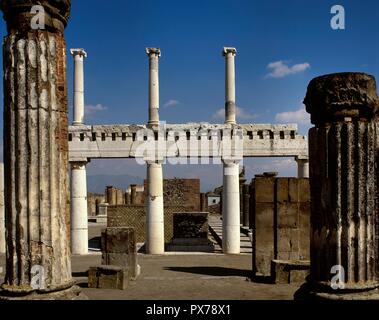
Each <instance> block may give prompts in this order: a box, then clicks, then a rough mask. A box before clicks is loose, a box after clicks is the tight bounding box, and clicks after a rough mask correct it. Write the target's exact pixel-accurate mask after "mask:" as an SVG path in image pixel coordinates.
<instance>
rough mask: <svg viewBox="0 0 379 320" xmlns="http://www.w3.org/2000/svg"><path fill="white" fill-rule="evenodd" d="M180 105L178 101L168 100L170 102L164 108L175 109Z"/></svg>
mask: <svg viewBox="0 0 379 320" xmlns="http://www.w3.org/2000/svg"><path fill="white" fill-rule="evenodd" d="M178 104H180V102H179V101H178V100H174V99H171V100H168V101H167V102H166V103H165V104H164V105H163V107H164V108H168V107H175V106H177V105H178Z"/></svg>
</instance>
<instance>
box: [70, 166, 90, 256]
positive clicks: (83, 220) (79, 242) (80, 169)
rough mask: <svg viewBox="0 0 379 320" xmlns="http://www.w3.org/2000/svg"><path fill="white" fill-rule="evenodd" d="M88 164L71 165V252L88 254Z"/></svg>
mask: <svg viewBox="0 0 379 320" xmlns="http://www.w3.org/2000/svg"><path fill="white" fill-rule="evenodd" d="M86 164H87V162H72V163H71V252H72V254H78V255H83V254H88V203H87V174H86Z"/></svg>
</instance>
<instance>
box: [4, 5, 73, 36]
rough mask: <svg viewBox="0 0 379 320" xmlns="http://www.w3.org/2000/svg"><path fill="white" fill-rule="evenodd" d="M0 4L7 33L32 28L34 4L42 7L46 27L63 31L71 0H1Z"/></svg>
mask: <svg viewBox="0 0 379 320" xmlns="http://www.w3.org/2000/svg"><path fill="white" fill-rule="evenodd" d="M0 6H1V10H2V11H3V12H4V20H5V21H6V22H7V27H8V32H9V33H11V32H12V31H30V30H32V23H31V22H32V19H33V17H34V16H35V14H36V13H35V12H34V13H33V12H32V8H33V7H34V6H42V7H43V9H44V18H45V25H46V29H49V30H50V31H60V32H63V31H64V29H65V27H66V26H67V23H68V19H69V17H70V11H71V0H39V1H35V0H2V1H1V3H0Z"/></svg>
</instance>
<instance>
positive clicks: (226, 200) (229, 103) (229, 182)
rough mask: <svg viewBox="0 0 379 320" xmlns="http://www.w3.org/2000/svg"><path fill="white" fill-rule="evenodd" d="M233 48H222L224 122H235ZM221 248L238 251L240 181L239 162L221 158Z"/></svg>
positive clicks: (228, 251)
mask: <svg viewBox="0 0 379 320" xmlns="http://www.w3.org/2000/svg"><path fill="white" fill-rule="evenodd" d="M236 53H237V50H236V49H235V48H224V50H223V55H224V57H225V62H226V63H225V123H226V124H230V125H234V124H236V85H235V64H234V63H235V61H234V60H235V56H236ZM223 164H224V170H223V174H224V178H223V182H224V183H223V195H222V216H223V223H222V227H223V231H222V249H223V252H224V253H227V254H239V253H240V227H241V226H240V221H241V217H240V214H241V212H240V182H239V162H236V161H229V160H223Z"/></svg>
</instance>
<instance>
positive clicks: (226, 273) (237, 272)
mask: <svg viewBox="0 0 379 320" xmlns="http://www.w3.org/2000/svg"><path fill="white" fill-rule="evenodd" d="M164 270H169V271H175V272H186V273H195V274H202V275H209V276H215V277H230V276H235V277H244V278H250V277H251V271H250V270H241V269H233V268H224V267H166V268H164Z"/></svg>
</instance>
